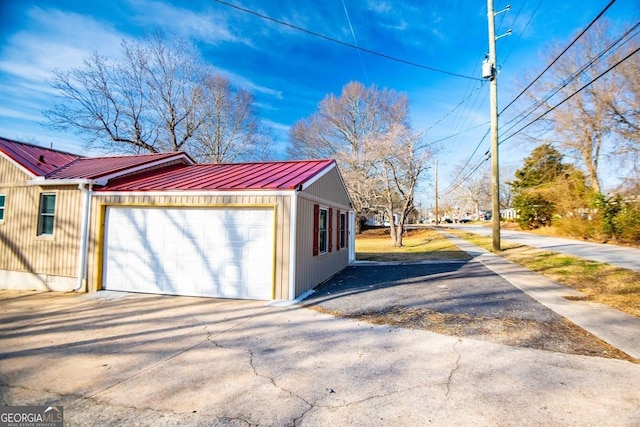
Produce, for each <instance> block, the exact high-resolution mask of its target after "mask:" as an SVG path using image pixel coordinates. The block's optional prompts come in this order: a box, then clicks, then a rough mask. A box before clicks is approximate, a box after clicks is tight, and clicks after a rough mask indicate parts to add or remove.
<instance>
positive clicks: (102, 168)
mask: <svg viewBox="0 0 640 427" xmlns="http://www.w3.org/2000/svg"><path fill="white" fill-rule="evenodd" d="M184 156H185V154H184V153H181V152H171V153H159V154H140V155H136V156H109V157H93V158H82V159H76V160H75V161H73V162H71V163H69V164H67V165H65V166H64V167H61V168H60V169H58V170H55V171H53V172H52V173H50V174H48V175H47V179H77V178H87V179H98V178H100V177H106V176H110V175H113V174H117V173H118V172H123V171H127V170H128V169H132V168H136V167H139V166H144V165H147V164H151V163H154V162H157V161H159V160H167V159H170V158H172V157H176V158H180V157H184ZM188 161H189V162H190V160H188Z"/></svg>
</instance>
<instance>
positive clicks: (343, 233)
mask: <svg viewBox="0 0 640 427" xmlns="http://www.w3.org/2000/svg"><path fill="white" fill-rule="evenodd" d="M338 230H339V233H338V234H339V237H338V238H339V242H338V248H339V249H342V248H346V247H347V213H346V212H340V216H339V217H338Z"/></svg>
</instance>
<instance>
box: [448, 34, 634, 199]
mask: <svg viewBox="0 0 640 427" xmlns="http://www.w3.org/2000/svg"><path fill="white" fill-rule="evenodd" d="M639 26H640V22H637V23H636V24H634V25H633V26H631V27H630V28H629V29H628V30H626V31H625V32H624V33H623V34H622V35H621V36H620V37H618V38H617V39H616V40H615V41H613V42H612V43H611V44H609V45H608V46H607V47H606V48H604V49H603V50H602V51H601V52H600V53H599V54H598V55H597V56H595V57H594V58H593V59H591V60H590V61H589V62H587V63H586V64H584V65H583V66H582V67H580V68H579V69H578V70H577V71H576V72H574V73H573V74H572V75H571V76H570V77H569V78H568V79H564V80H563V83H562V84H561V85H559V86H558V87H556V88H555V89H554V90H552V91H551V92H550V93H549V94H548V95H547V96H546V97H545V99H543V100H542V101H539V102H537V103H536V104H535V105H533V106H532V107H531V109H530V111H529V112H528V113H527V114H525V115H524V116H522V117H521V118H520V120H518V121H517V122H516V123H515V124H514V125H513V126H511V127H510V128H509V129H508V130H507V131H506V132H508V131H509V130H511V129H513V128H515V127H516V126H517V125H518V124H519V123H521V122H522V121H523V120H524V119H526V118H527V117H529V116H530V115H531V114H533V113H534V112H535V110H536V109H537V108H538V107H540V106H541V105H542V104H543V103H545V102H546V101H548V100H549V99H551V98H552V97H553V96H554V95H556V94H557V93H558V92H559V91H560V90H561V89H563V88H564V87H566V86H567V85H568V84H569V83H571V82H572V81H573V80H575V79H576V78H577V77H578V76H579V75H581V74H582V73H584V72H585V71H586V70H587V69H588V68H590V67H591V66H593V65H594V64H595V63H596V62H598V61H599V60H600V59H601V58H602V57H603V56H604V55H605V54H607V53H608V52H609V51H611V49H613V48H614V47H615V46H616V45H618V44H620V42H621V41H622V40H624V38H625V37H627V36H628V35H629V34H630V33H631V32H632V31H634V30H635V29H637V28H638V27H639ZM637 34H638V33H635V34H632V35H631V36H630V37H629V39H628V40H630V39H632V38H633V37H635V36H636V35H637ZM628 40H627V41H628ZM618 48H620V46H619V47H618ZM639 50H640V48H638V49H636V50H635V51H633V52H631V53H630V54H629V55H627V56H626V57H625V58H622V59H621V60H620V61H618V62H617V63H616V64H614V65H612V66H611V67H609V68H608V69H607V70H605V71H604V72H602V73H601V74H600V75H598V76H597V77H595V78H593V79H592V80H591V81H590V82H588V83H586V84H585V85H584V86H582V87H581V88H580V89H578V90H576V91H575V92H574V93H572V94H571V95H569V96H568V97H567V98H565V99H563V100H562V101H561V102H559V103H558V104H557V105H555V106H554V107H552V108H550V109H549V110H547V111H546V112H544V113H543V114H541V115H540V116H538V117H536V118H535V119H534V120H532V121H531V122H530V123H528V124H527V125H525V126H523V127H522V128H520V129H519V130H517V131H515V132H513V133H512V134H510V135H509V136H507V137H505V138H504V139H502V140H501V141H500V144H502V142H505V141H507V140H508V139H510V138H512V137H513V136H515V135H516V134H518V133H520V132H521V131H523V130H524V129H526V128H527V127H529V126H531V125H532V124H534V123H535V122H537V121H538V120H541V119H542V118H543V117H544V116H546V115H547V114H549V113H550V112H552V111H553V110H555V109H556V108H558V107H559V106H560V105H562V104H563V103H564V102H566V101H568V100H569V99H571V98H572V97H574V96H575V95H577V94H578V93H579V92H581V91H582V90H584V89H585V88H586V87H588V86H589V85H591V84H592V83H594V82H595V81H597V80H598V79H600V78H601V77H602V76H604V75H605V74H607V73H609V72H610V71H611V70H612V69H614V68H615V67H617V66H618V65H619V64H621V63H622V62H624V61H626V60H627V59H628V58H630V57H631V56H633V55H634V54H635V53H637V52H638V51H639ZM518 117H519V116H516V117H515V118H513V119H511V120H510V121H509V122H507V124H509V123H511V122H513V121H514V120H516V119H517V118H518ZM485 137H486V134H485V136H484V137H483V138H482V140H481V141H480V143H479V144H478V146H477V147H476V150H474V152H473V154H471V155H470V157H469V159H468V160H467V162H466V163H465V166H463V170H464V168H465V167H466V166H467V165H468V164H469V162H470V161H471V159H472V157H473V156H474V155H475V153H476V151H477V149H478V148H479V146H480V144H481V143H482V141H483V140H484V139H485ZM485 156H487V157H485V158H484V159H482V161H481V162H480V163H479V164H478V165H476V167H475V168H474V169H473V170H472V171H470V172H469V173H467V174H466V175H465V176H464V177H463V178H462V179H461V181H460V182H462V181H464V180H466V179H467V178H468V177H470V176H471V175H472V174H473V173H474V172H475V171H476V170H477V169H478V168H479V167H480V166H481V165H482V164H483V163H484V162H486V161H487V160H488V159H489V158H490V153H489V152H488V151H487V153H485ZM463 170H462V171H461V172H459V173H458V175H457V176H456V177H455V178H454V179H453V180H452V183H451V184H449V186H448V187H447V188H446V189H445V190H444V192H449V191H453V190H454V189H455V188H457V187H458V186H459V185H460V184H459V183H456V179H458V177H459V176H460V175H461V174H462V172H463ZM450 189H451V190H450Z"/></svg>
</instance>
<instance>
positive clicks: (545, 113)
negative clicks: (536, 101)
mask: <svg viewBox="0 0 640 427" xmlns="http://www.w3.org/2000/svg"><path fill="white" fill-rule="evenodd" d="M638 51H640V47H638V48H637V49H636V50H634V51H633V52H631V53H630V54H629V55H627V56H625V57H624V58H622V59H621V60H620V61H618V62H616V63H615V64H613V65H612V66H611V67H609V68H607V69H606V70H605V71H604V72H602V73H601V74H599V75H598V76H597V77H595V78H594V79H592V80H591V81H590V82H588V83H586V84H585V85H584V86H582V87H581V88H580V89H578V90H576V91H575V92H573V93H572V94H571V95H569V96H567V97H566V98H565V99H563V100H562V101H560V102H559V103H557V104H556V105H554V106H553V107H551V108H550V109H548V110H547V111H545V112H544V113H542V114H540V115H539V116H538V117H536V118H535V119H533V120H532V121H530V122H529V123H527V124H526V125H525V126H523V127H521V128H520V129H518V130H517V131H515V132H514V133H512V134H511V135H509V136H507V137H505V138H504V139H503V140H502V141H500V142H501V143H502V142H505V141H507V140H508V139H510V138H512V137H513V136H515V135H517V134H518V133H520V132H522V131H523V130H525V129H526V128H528V127H529V126H531V125H532V124H534V123H535V122H537V121H538V120H540V119H542V118H543V117H544V116H546V115H547V114H549V113H550V112H552V111H553V110H555V109H556V108H558V107H559V106H561V105H562V104H564V103H565V102H567V101H568V100H570V99H571V98H573V97H574V96H576V95H577V94H579V93H580V92H582V91H583V90H584V89H585V88H587V87H588V86H589V85H591V84H592V83H594V82H595V81H597V80H598V79H600V77H602V76H604V75H605V74H607V73H608V72H609V71H611V70H613V69H614V68H616V67H617V66H618V65H620V64H621V63H623V62H624V61H626V60H627V59H629V58H631V57H632V56H633V55H635V54H636V53H637V52H638Z"/></svg>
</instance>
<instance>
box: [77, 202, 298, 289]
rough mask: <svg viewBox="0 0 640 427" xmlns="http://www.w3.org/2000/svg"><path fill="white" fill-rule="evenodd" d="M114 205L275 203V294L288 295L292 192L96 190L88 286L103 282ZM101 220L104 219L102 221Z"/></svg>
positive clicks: (252, 204) (186, 205)
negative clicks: (108, 218) (108, 213)
mask: <svg viewBox="0 0 640 427" xmlns="http://www.w3.org/2000/svg"><path fill="white" fill-rule="evenodd" d="M107 205H108V206H113V205H131V206H135V205H151V206H177V207H180V206H183V207H190V206H201V207H212V208H224V207H249V208H250V207H252V206H263V207H274V208H275V233H276V235H275V260H274V266H275V268H274V286H275V288H274V298H275V299H288V298H289V295H288V285H289V253H290V251H289V241H290V227H289V218H290V216H289V213H290V210H291V205H290V197H289V196H276V195H264V196H262V195H242V196H240V195H162V196H157V195H151V196H145V195H106V196H101V195H100V194H99V193H94V197H93V200H92V205H91V227H90V228H91V231H90V234H89V238H90V239H89V260H88V261H89V269H88V276H87V277H88V279H89V284H88V288H89V289H88V290H90V291H94V290H97V289H100V286H101V280H102V278H101V275H102V271H101V268H102V267H101V263H102V260H101V259H100V258H101V250H102V247H101V245H102V244H103V237H104V236H103V233H104V214H103V211H104V209H105V206H107ZM99 222H101V223H100V224H99Z"/></svg>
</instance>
